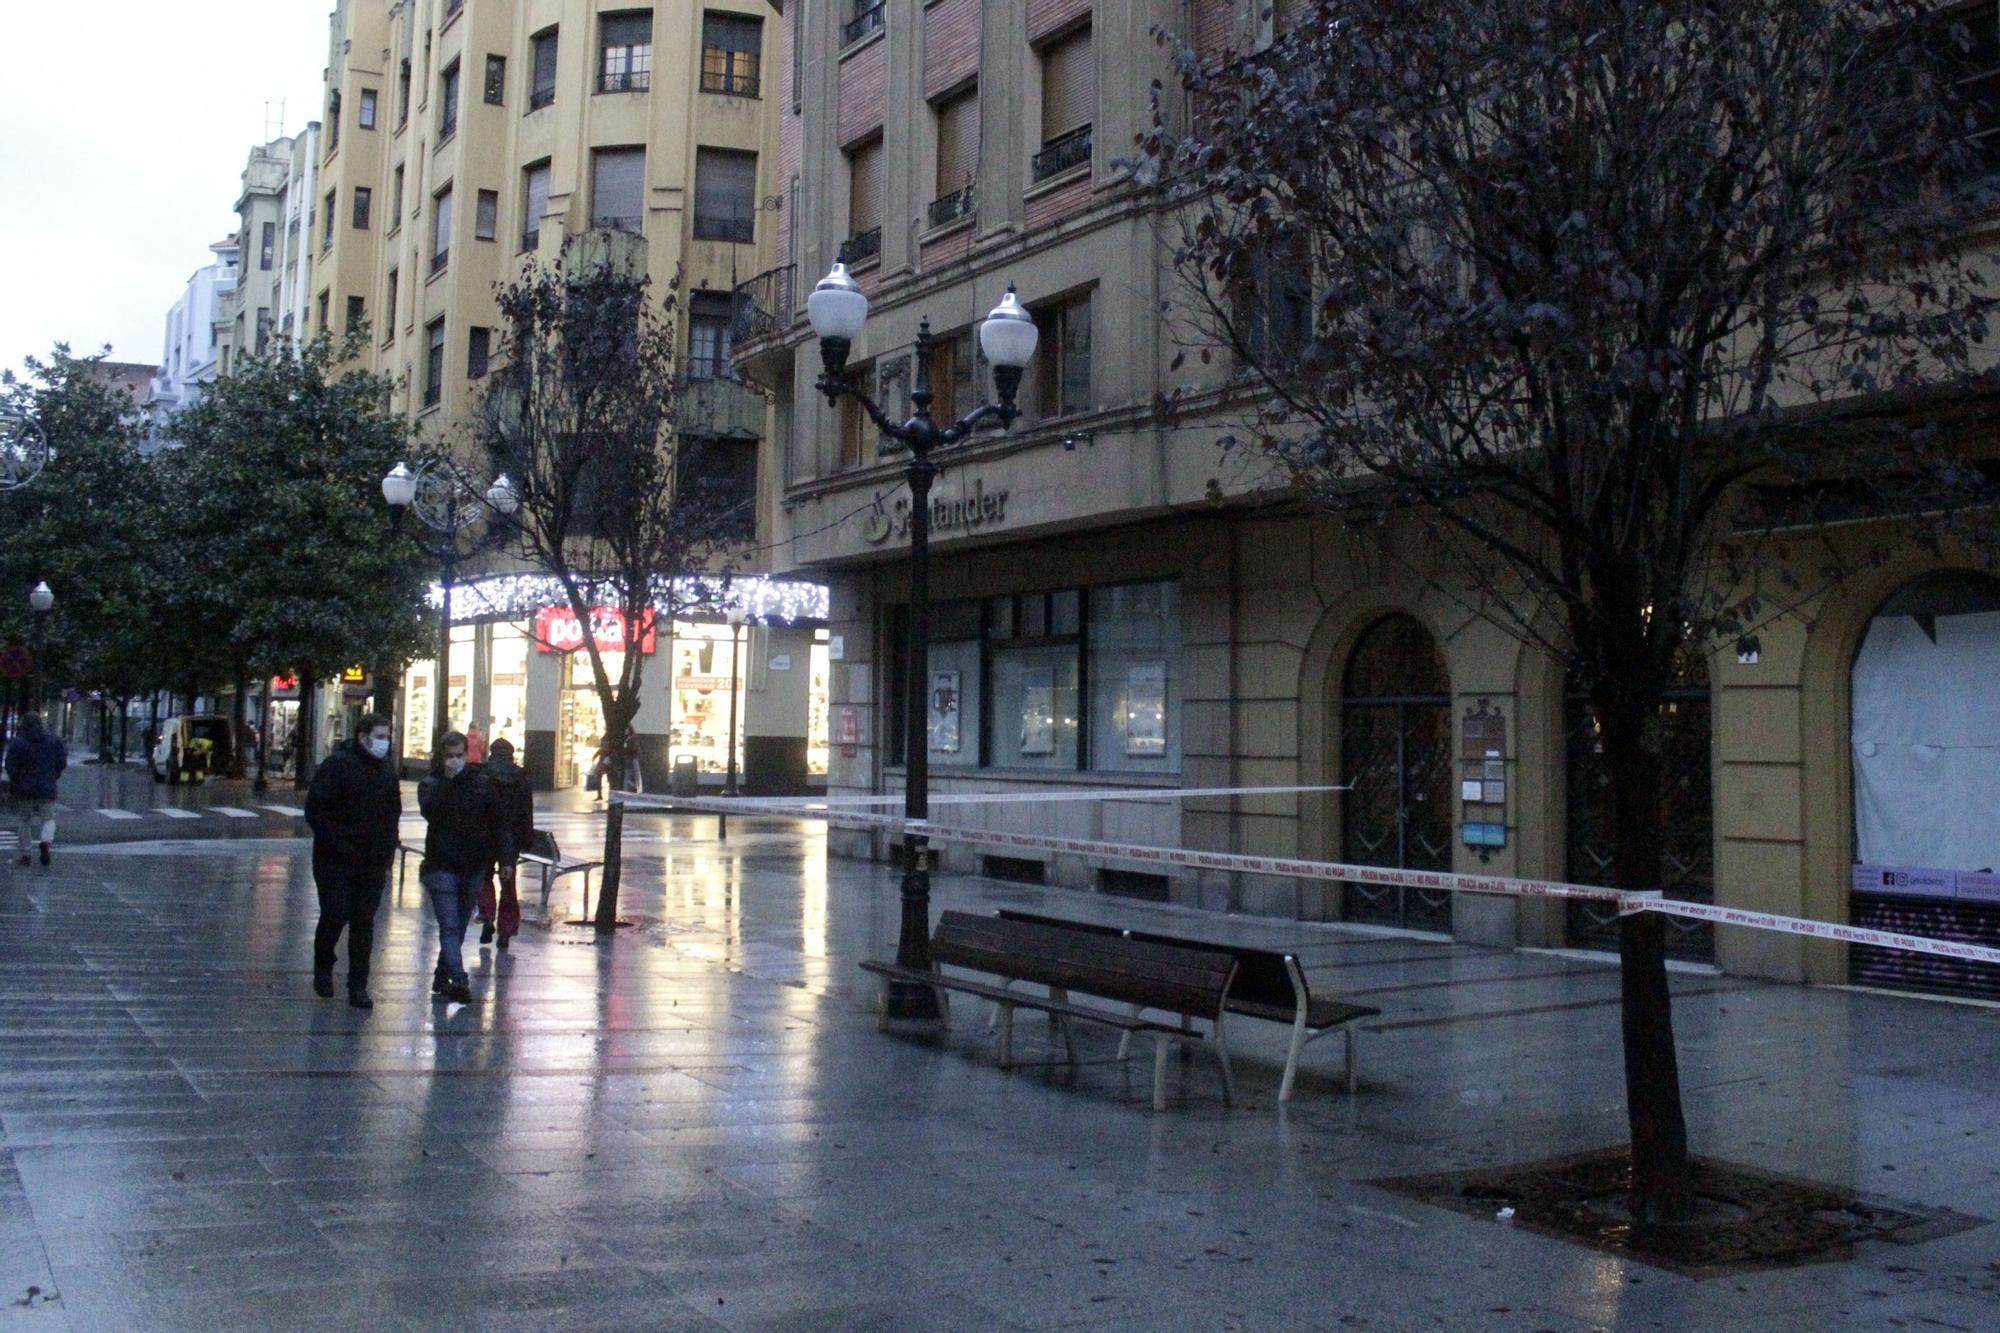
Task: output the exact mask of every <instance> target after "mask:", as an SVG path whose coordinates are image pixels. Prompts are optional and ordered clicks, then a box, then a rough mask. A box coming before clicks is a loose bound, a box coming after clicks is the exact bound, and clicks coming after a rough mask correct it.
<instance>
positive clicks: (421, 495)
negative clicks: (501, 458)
mask: <svg viewBox="0 0 2000 1333" xmlns="http://www.w3.org/2000/svg"><path fill="white" fill-rule="evenodd" d="M382 498H383V499H384V500H386V501H388V504H389V510H390V513H391V514H392V516H393V519H394V521H395V522H396V523H397V524H400V523H401V521H402V517H403V513H404V511H406V510H409V511H414V512H415V513H416V516H417V518H418V519H419V520H420V521H421V522H422V523H423V525H424V526H425V527H426V528H429V529H430V530H431V531H432V532H434V533H436V534H437V540H436V541H435V542H433V543H432V544H431V546H430V548H429V549H430V554H431V558H432V559H434V560H436V561H437V562H438V565H439V567H440V569H441V571H442V580H441V582H442V585H443V589H444V599H443V601H442V602H441V603H440V604H439V606H438V655H437V691H436V696H435V697H436V701H437V703H436V710H435V712H434V713H433V714H432V727H433V731H434V733H435V734H434V735H433V737H432V740H433V742H435V740H436V738H437V737H438V736H442V735H443V734H444V733H445V732H446V731H449V730H450V729H451V728H450V711H449V710H450V707H451V679H450V675H451V672H450V668H451V590H452V586H453V584H455V583H456V582H457V580H458V564H459V562H460V561H461V560H467V559H470V558H471V557H472V556H474V555H477V554H478V553H479V552H480V551H482V550H485V549H486V548H488V547H491V546H494V545H497V544H498V543H499V542H500V541H502V540H504V539H505V537H506V534H507V532H508V530H509V525H508V522H507V520H511V519H512V518H513V516H514V513H515V511H516V510H518V509H520V507H521V493H520V492H519V491H518V490H516V489H515V488H514V483H513V482H511V481H509V480H507V474H506V473H504V472H503V473H501V474H500V476H499V477H497V478H495V480H494V482H493V484H492V485H491V486H488V487H487V488H486V492H485V495H484V497H481V496H480V495H479V494H478V492H476V491H475V490H474V489H473V483H472V481H471V479H470V478H469V477H468V476H467V475H466V473H465V472H464V471H463V470H462V469H460V468H459V467H458V465H457V464H455V463H452V462H451V461H450V460H440V461H437V462H432V463H426V464H423V465H421V466H420V467H418V468H417V470H416V471H414V472H412V471H411V470H410V469H409V468H407V467H405V466H404V465H403V464H401V463H398V464H396V466H395V467H393V468H391V469H389V474H388V475H387V476H385V477H383V478H382ZM482 498H483V500H484V503H481V500H482ZM491 516H497V517H498V518H499V519H501V520H502V522H500V523H496V524H494V525H493V526H491V527H489V528H488V529H487V531H486V532H485V533H484V534H483V535H481V536H479V537H476V538H473V539H471V540H469V541H467V542H465V543H464V544H461V542H460V536H459V534H460V533H462V532H464V531H466V530H467V529H469V528H471V527H472V525H473V524H474V523H475V522H477V521H478V520H479V519H482V518H487V517H491ZM433 748H435V745H433Z"/></svg>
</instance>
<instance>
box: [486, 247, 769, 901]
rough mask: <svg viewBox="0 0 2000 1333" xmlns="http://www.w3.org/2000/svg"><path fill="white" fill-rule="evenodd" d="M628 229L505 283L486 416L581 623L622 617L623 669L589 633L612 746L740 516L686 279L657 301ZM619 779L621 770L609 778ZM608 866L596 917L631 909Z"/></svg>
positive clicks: (720, 577) (490, 445) (718, 576)
mask: <svg viewBox="0 0 2000 1333" xmlns="http://www.w3.org/2000/svg"><path fill="white" fill-rule="evenodd" d="M619 239H620V238H619V237H617V236H610V237H608V238H607V237H606V236H605V234H603V233H592V234H590V235H588V236H586V237H582V238H572V239H571V240H570V241H568V242H567V243H565V245H564V248H563V252H562V255H561V257H560V259H559V260H558V261H557V262H556V263H555V264H553V265H549V264H541V263H535V264H531V265H529V266H528V267H527V268H526V269H524V271H523V272H522V273H521V275H520V276H518V277H517V278H516V279H515V280H514V281H512V282H510V283H508V284H505V285H504V286H502V287H501V288H500V290H499V293H498V301H499V306H500V320H501V342H500V349H499V355H500V361H501V363H502V364H501V365H500V366H499V368H497V369H496V370H495V371H494V372H493V375H492V377H491V378H490V380H489V381H488V386H487V389H486V392H485V393H484V395H483V396H482V399H481V403H480V409H479V412H478V414H477V418H476V427H475V428H476V430H477V432H478V436H479V439H480V443H481V444H482V445H483V446H484V448H485V449H486V450H487V451H488V453H489V454H490V456H491V458H492V461H493V465H494V468H495V469H496V470H497V471H500V472H504V473H505V474H506V475H507V476H508V477H509V478H510V479H512V481H513V482H514V487H515V490H516V491H517V493H518V495H519V499H520V507H519V509H518V511H517V512H516V513H515V515H514V520H515V522H516V524H517V525H518V527H519V531H520V538H521V547H522V552H523V554H524V555H525V556H526V558H527V559H528V560H529V561H530V562H531V563H532V564H534V565H535V566H537V567H538V568H540V569H541V570H542V571H543V572H545V573H547V574H548V575H549V576H551V578H552V579H553V580H554V581H555V583H556V585H557V586H558V587H559V588H560V590H561V594H562V597H563V599H564V600H565V601H566V602H567V604H568V606H569V609H570V610H571V611H572V612H573V613H574V614H575V615H576V617H577V619H578V622H579V623H580V624H582V625H584V626H586V627H588V626H591V625H592V623H593V621H594V618H595V613H596V612H597V611H598V610H599V609H605V610H611V611H615V612H616V613H618V615H619V616H620V617H621V618H622V622H623V628H624V634H625V642H626V644H627V645H628V650H627V651H626V652H624V653H623V654H622V655H620V656H619V657H618V659H617V661H616V664H615V667H614V666H613V665H612V664H610V663H608V662H607V660H606V653H605V652H604V650H603V649H602V648H601V647H600V646H599V644H598V642H597V635H596V634H594V633H591V632H589V631H588V629H587V630H586V632H585V633H584V635H583V642H582V645H581V647H580V648H579V649H578V651H580V652H583V653H585V654H587V655H588V658H589V661H590V669H591V677H592V683H593V685H594V687H595V689H596V693H597V698H598V702H599V703H600V705H601V706H602V708H603V710H604V726H605V745H606V747H607V752H608V753H610V754H612V755H614V756H615V755H621V754H623V753H625V750H626V746H627V743H628V738H629V737H630V735H631V733H632V719H633V718H634V716H635V715H637V713H638V711H639V702H640V700H639V689H640V685H641V683H642V681H643V678H644V673H645V666H646V655H645V654H644V653H641V652H639V651H638V650H637V646H638V644H639V643H640V642H642V641H643V640H644V639H646V638H647V637H648V636H650V635H651V634H652V633H654V631H655V629H656V627H657V626H658V625H659V624H660V623H661V622H662V621H664V622H665V623H666V624H667V625H669V626H671V624H672V622H673V620H674V618H675V617H676V615H677V614H678V613H679V612H681V611H682V610H684V609H686V608H687V606H688V605H689V604H691V603H693V602H699V601H704V600H707V599H709V598H711V597H712V596H713V595H714V592H715V589H716V588H717V587H718V585H719V584H720V583H722V582H723V581H725V580H726V578H727V570H726V568H725V567H723V566H721V565H720V564H719V563H718V562H719V559H720V557H721V556H722V554H723V552H724V551H725V550H726V549H727V548H728V546H729V544H730V540H731V535H732V534H733V533H740V516H739V515H737V514H735V513H734V511H733V509H732V507H731V506H730V505H729V504H728V503H727V502H726V501H725V500H720V499H718V498H717V492H716V491H714V490H713V489H712V488H710V487H708V486H705V485H703V484H702V479H701V478H700V477H699V475H698V474H697V473H696V472H695V470H694V469H691V468H690V467H689V466H686V464H688V463H689V462H690V461H692V460H693V459H695V458H698V457H699V451H698V450H696V449H694V448H693V445H692V443H691V442H690V441H688V440H686V439H684V438H683V437H682V435H681V434H680V431H679V426H680V406H681V402H682V397H683V391H684V388H685V383H684V380H683V378H682V376H681V374H680V372H679V358H678V355H677V351H676V346H675V333H676V328H675V318H674V313H675V307H676V304H677V294H676V291H675V290H674V288H677V286H678V281H676V282H675V283H674V284H670V288H669V291H668V293H667V295H666V296H665V297H664V298H663V299H661V300H659V301H655V300H654V299H653V295H652V288H651V281H650V279H649V278H647V277H646V276H645V274H644V272H643V269H642V268H641V267H640V265H639V264H637V263H636V262H634V261H633V257H632V256H633V255H634V254H636V253H639V252H637V251H636V250H633V251H627V250H626V249H624V248H622V247H619V246H618V245H617V242H618V241H619ZM606 780H607V781H610V780H615V779H613V778H607V779H606ZM617 897H618V894H617V879H616V877H615V875H614V874H612V873H611V867H610V866H609V865H607V867H606V875H605V884H604V890H603V892H602V893H601V895H600V897H599V901H598V911H597V917H596V924H597V925H598V926H599V927H600V928H602V929H609V928H610V927H611V925H612V924H614V923H615V922H616V920H617V913H618V902H617Z"/></svg>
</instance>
